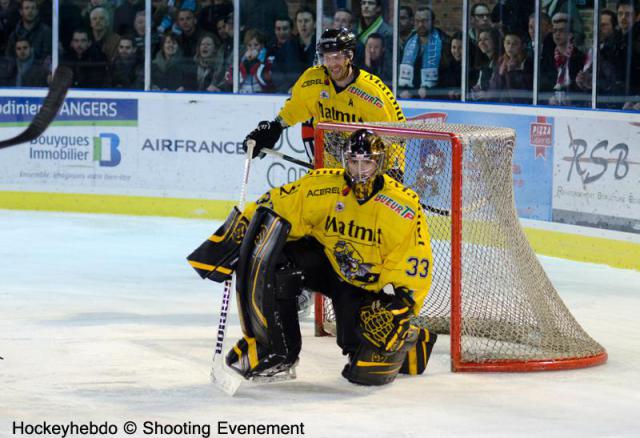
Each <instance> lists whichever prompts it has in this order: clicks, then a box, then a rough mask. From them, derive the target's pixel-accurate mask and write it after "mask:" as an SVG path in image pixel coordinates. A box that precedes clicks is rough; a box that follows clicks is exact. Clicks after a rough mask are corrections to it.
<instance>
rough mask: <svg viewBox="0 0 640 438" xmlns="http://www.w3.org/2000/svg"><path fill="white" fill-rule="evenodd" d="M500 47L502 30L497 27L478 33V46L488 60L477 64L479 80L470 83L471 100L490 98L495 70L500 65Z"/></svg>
mask: <svg viewBox="0 0 640 438" xmlns="http://www.w3.org/2000/svg"><path fill="white" fill-rule="evenodd" d="M500 47H501V44H500V32H498V31H497V30H496V29H488V30H483V31H481V32H480V34H479V35H478V48H479V49H480V50H481V51H482V54H483V55H484V56H485V58H486V61H485V63H484V64H481V65H479V66H477V71H478V76H477V80H476V82H475V83H471V84H470V90H469V91H470V93H469V95H470V96H469V97H470V98H471V100H489V99H490V97H491V96H490V95H489V94H488V90H489V85H490V83H491V77H492V76H493V72H494V70H495V69H496V68H497V66H498V59H499V57H500Z"/></svg>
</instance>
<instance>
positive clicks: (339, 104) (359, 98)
mask: <svg viewBox="0 0 640 438" xmlns="http://www.w3.org/2000/svg"><path fill="white" fill-rule="evenodd" d="M354 68H355V67H354ZM355 72H356V78H355V80H354V81H353V82H352V83H351V84H350V85H348V86H347V87H346V88H345V89H343V90H341V91H340V92H338V91H337V90H336V88H335V86H334V84H333V82H332V81H331V79H330V76H329V73H328V72H327V69H326V68H325V67H324V66H316V67H310V68H308V69H307V70H305V72H304V73H302V75H301V76H300V77H299V78H298V81H297V82H296V83H295V85H294V86H293V89H292V93H291V97H290V98H289V99H287V101H286V102H285V104H284V106H283V107H282V109H281V110H280V113H279V114H278V116H279V117H280V118H281V119H282V120H284V121H285V123H286V124H287V125H289V126H293V125H295V124H296V123H301V122H304V121H306V120H309V119H310V118H312V117H313V120H314V126H315V125H316V124H317V123H318V122H340V123H357V122H393V121H399V122H402V121H405V120H406V119H405V117H404V114H403V113H402V109H401V108H400V105H398V102H396V99H395V98H394V97H393V93H392V92H391V90H389V88H387V86H386V85H385V84H384V83H383V82H382V80H380V78H378V77H377V76H375V75H373V74H371V73H367V72H366V71H364V70H360V69H357V68H355Z"/></svg>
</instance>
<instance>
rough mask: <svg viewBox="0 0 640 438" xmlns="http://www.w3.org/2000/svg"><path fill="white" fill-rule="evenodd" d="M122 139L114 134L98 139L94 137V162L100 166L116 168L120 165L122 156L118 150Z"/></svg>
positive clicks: (105, 134) (107, 134)
mask: <svg viewBox="0 0 640 438" xmlns="http://www.w3.org/2000/svg"><path fill="white" fill-rule="evenodd" d="M118 146H120V137H118V136H117V135H116V134H112V133H103V134H100V136H98V137H93V161H97V162H99V163H100V166H104V167H115V166H117V165H118V164H120V161H121V159H122V154H121V153H120V150H118Z"/></svg>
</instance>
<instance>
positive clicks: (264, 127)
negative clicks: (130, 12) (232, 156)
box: [242, 120, 282, 158]
mask: <svg viewBox="0 0 640 438" xmlns="http://www.w3.org/2000/svg"><path fill="white" fill-rule="evenodd" d="M281 134H282V124H281V123H280V122H279V121H278V120H274V121H272V122H269V121H267V120H263V121H262V122H260V123H258V127H257V128H256V129H254V130H253V131H251V132H250V133H249V135H247V137H246V138H245V139H244V141H243V142H242V150H243V151H244V152H245V153H246V152H247V141H248V140H254V141H255V142H256V145H255V146H254V148H253V155H252V157H251V158H255V157H257V156H258V155H260V158H263V157H264V153H261V152H260V151H261V150H262V149H263V148H269V149H271V148H273V147H274V146H275V144H276V143H277V142H278V140H279V139H280V135H281Z"/></svg>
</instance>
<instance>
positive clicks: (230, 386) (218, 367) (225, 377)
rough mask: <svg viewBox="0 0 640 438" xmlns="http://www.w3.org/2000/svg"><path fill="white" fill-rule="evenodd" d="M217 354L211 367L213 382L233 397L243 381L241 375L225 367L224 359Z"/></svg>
mask: <svg viewBox="0 0 640 438" xmlns="http://www.w3.org/2000/svg"><path fill="white" fill-rule="evenodd" d="M220 356H221V355H217V356H216V358H215V359H214V361H213V366H212V367H211V383H213V384H214V385H215V386H217V387H218V388H220V389H221V390H222V391H224V393H225V394H227V395H229V396H231V397H233V396H234V395H235V393H236V392H237V391H238V388H240V385H241V384H242V381H243V380H244V379H243V378H242V377H241V376H239V375H237V374H235V373H232V372H231V370H228V369H226V368H225V366H224V363H223V359H222V358H221V357H220Z"/></svg>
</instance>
